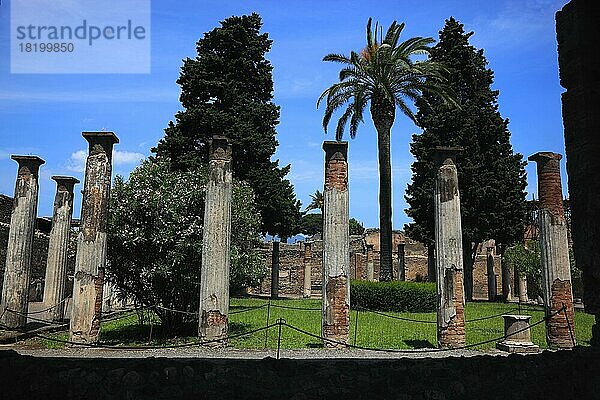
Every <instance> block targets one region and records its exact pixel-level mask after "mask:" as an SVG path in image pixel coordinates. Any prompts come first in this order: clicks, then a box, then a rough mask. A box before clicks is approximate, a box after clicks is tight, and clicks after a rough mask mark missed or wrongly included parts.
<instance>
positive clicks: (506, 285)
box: [500, 244, 513, 303]
mask: <svg viewBox="0 0 600 400" xmlns="http://www.w3.org/2000/svg"><path fill="white" fill-rule="evenodd" d="M505 248H506V246H504V245H503V244H500V249H501V250H500V255H501V258H500V272H501V274H502V298H503V300H504V302H506V303H508V302H509V301H512V293H513V287H512V273H511V267H510V265H508V263H507V262H505V261H504V257H503V256H504V249H505Z"/></svg>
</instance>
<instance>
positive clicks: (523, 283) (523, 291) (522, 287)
mask: <svg viewBox="0 0 600 400" xmlns="http://www.w3.org/2000/svg"><path fill="white" fill-rule="evenodd" d="M517 285H518V288H519V302H520V303H527V302H528V301H529V297H528V296H527V276H526V275H525V274H524V273H522V272H520V271H517Z"/></svg>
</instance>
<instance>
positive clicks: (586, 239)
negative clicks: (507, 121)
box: [556, 0, 600, 346]
mask: <svg viewBox="0 0 600 400" xmlns="http://www.w3.org/2000/svg"><path fill="white" fill-rule="evenodd" d="M599 20H600V3H599V2H598V1H593V0H590V1H570V2H569V3H568V4H566V5H565V6H564V7H563V9H562V10H561V11H559V12H558V13H557V14H556V32H557V39H558V65H559V67H560V68H559V70H560V84H561V86H562V87H564V88H565V89H566V92H564V93H563V94H562V115H563V125H564V128H565V129H564V130H565V149H566V157H567V174H568V175H569V180H568V182H569V201H570V204H571V228H572V231H571V236H572V238H573V252H574V255H575V263H576V264H577V268H579V269H580V270H581V271H582V278H583V304H584V305H585V312H586V313H589V314H592V315H594V316H595V319H596V324H595V325H594V326H593V327H592V338H591V340H590V344H591V345H592V346H600V246H599V245H598V240H599V238H600V223H598V221H600V179H598V171H600V156H599V155H600V134H599V132H600V109H599V107H598V105H599V104H600V91H599V90H598V88H599V87H600V74H598V70H599V69H600V53H599V52H598V51H592V50H590V49H595V48H596V47H597V42H598V40H597V38H598V37H599V36H600V24H598V21H599Z"/></svg>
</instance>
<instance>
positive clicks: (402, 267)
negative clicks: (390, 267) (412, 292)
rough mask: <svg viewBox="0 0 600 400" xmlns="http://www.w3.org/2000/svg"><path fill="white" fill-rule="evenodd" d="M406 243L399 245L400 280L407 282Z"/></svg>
mask: <svg viewBox="0 0 600 400" xmlns="http://www.w3.org/2000/svg"><path fill="white" fill-rule="evenodd" d="M405 246H406V244H405V243H398V280H400V281H405V280H406V253H405Z"/></svg>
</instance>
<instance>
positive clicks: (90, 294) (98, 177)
mask: <svg viewBox="0 0 600 400" xmlns="http://www.w3.org/2000/svg"><path fill="white" fill-rule="evenodd" d="M83 137H84V138H85V139H86V140H87V141H88V144H89V151H88V157H87V161H86V165H85V180H84V184H83V204H82V206H81V225H80V228H79V234H78V235H77V256H76V257H75V277H74V280H73V311H72V313H71V326H70V335H69V336H70V340H71V341H73V342H78V343H96V342H97V341H98V339H99V336H100V335H99V334H100V319H101V317H102V289H103V286H104V268H105V266H106V246H107V241H106V239H107V238H106V219H107V216H108V205H109V200H110V184H111V174H112V151H113V146H114V144H115V143H119V139H118V138H117V136H116V135H115V134H114V133H113V132H83Z"/></svg>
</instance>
